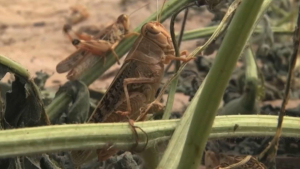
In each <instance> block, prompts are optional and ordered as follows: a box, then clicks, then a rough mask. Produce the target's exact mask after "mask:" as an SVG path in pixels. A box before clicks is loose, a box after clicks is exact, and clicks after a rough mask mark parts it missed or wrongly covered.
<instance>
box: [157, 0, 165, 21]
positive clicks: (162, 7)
mask: <svg viewBox="0 0 300 169" xmlns="http://www.w3.org/2000/svg"><path fill="white" fill-rule="evenodd" d="M166 1H167V0H164V3H163V5H162V6H161V9H160V12H159V16H158V18H157V22H160V18H161V13H162V11H163V9H164V6H165V3H166ZM157 4H158V3H157Z"/></svg>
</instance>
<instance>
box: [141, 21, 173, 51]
mask: <svg viewBox="0 0 300 169" xmlns="http://www.w3.org/2000/svg"><path fill="white" fill-rule="evenodd" d="M141 34H142V35H143V36H144V37H145V38H148V39H149V40H151V41H153V42H154V43H156V44H157V45H158V46H159V47H161V48H162V49H163V50H164V51H165V53H166V54H168V53H169V52H174V48H173V44H172V39H171V37H170V34H169V33H168V32H167V31H166V29H165V27H164V26H163V25H162V24H160V23H159V22H156V21H153V22H148V23H146V24H144V26H143V27H142V29H141Z"/></svg>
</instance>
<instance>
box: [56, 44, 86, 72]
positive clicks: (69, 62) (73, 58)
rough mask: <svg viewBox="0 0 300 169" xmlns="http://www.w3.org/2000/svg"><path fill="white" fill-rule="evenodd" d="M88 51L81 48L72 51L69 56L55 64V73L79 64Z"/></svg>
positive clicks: (66, 70)
mask: <svg viewBox="0 0 300 169" xmlns="http://www.w3.org/2000/svg"><path fill="white" fill-rule="evenodd" d="M87 53H88V52H87V51H85V50H82V49H78V50H77V51H76V52H74V53H72V54H71V55H70V56H69V57H67V58H66V59H64V60H62V61H61V62H59V63H58V64H57V65H56V71H57V73H65V72H68V71H69V70H71V69H72V68H74V67H75V66H76V65H77V64H79V63H80V62H81V61H82V60H83V59H84V58H85V56H86V54H87Z"/></svg>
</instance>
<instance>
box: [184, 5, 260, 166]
mask: <svg viewBox="0 0 300 169" xmlns="http://www.w3.org/2000/svg"><path fill="white" fill-rule="evenodd" d="M263 2H264V1H242V2H241V4H240V6H239V7H238V9H237V11H236V13H235V15H234V16H233V19H232V22H231V24H230V25H229V27H228V30H227V33H226V35H225V38H224V40H223V42H222V44H221V47H220V49H219V51H218V54H217V56H216V58H215V61H214V64H213V65H212V67H211V69H210V71H209V73H208V75H207V77H206V83H205V84H204V86H203V90H202V92H201V94H200V96H199V100H198V101H197V106H196V108H195V113H194V114H193V115H192V120H191V124H190V128H189V130H188V133H187V139H186V142H185V144H184V149H183V152H182V155H181V158H180V161H179V166H178V168H190V169H194V168H197V167H199V161H200V160H201V158H202V153H203V150H204V148H205V144H206V141H207V139H208V136H209V133H210V131H211V127H212V124H213V122H214V119H215V114H216V111H217V109H218V106H219V103H220V101H221V99H222V96H223V93H224V91H225V88H226V86H227V83H228V81H229V78H230V75H231V73H232V71H233V69H234V67H235V64H236V62H237V60H238V58H239V56H240V54H241V53H242V51H243V49H244V46H245V45H246V42H247V40H248V38H249V37H250V35H251V33H252V28H253V25H254V24H255V21H256V17H257V16H258V13H259V10H260V8H261V6H262V3H263ZM229 56H230V57H229Z"/></svg>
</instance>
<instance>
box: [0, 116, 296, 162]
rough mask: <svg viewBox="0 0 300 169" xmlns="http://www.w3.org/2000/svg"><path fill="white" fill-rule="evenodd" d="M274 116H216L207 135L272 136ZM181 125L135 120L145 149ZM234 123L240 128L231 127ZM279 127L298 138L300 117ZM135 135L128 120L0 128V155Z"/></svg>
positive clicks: (117, 143) (127, 144)
mask: <svg viewBox="0 0 300 169" xmlns="http://www.w3.org/2000/svg"><path fill="white" fill-rule="evenodd" d="M277 118H278V117H277V116H270V115H243V116H241V115H234V116H219V117H216V119H215V122H214V125H213V127H212V130H211V133H210V136H209V138H210V139H222V138H232V137H242V136H250V137H260V136H261V137H266V136H273V135H274V133H275V131H276V125H277ZM180 124H181V122H180V121H179V120H158V121H147V122H136V123H135V125H136V126H139V127H141V128H142V129H143V130H144V131H145V132H146V133H147V135H148V138H149V143H148V145H147V148H149V147H154V146H156V144H157V143H158V142H160V141H167V139H169V138H170V136H171V135H172V134H173V131H174V129H175V127H176V126H178V125H180ZM236 124H237V125H238V126H239V127H238V128H237V129H236V130H234V126H236ZM282 129H283V130H282V137H294V138H300V118H296V117H285V119H284V122H283V128H282ZM138 137H139V138H142V139H141V140H140V143H139V147H138V149H140V148H141V149H142V148H143V147H144V146H145V144H144V143H145V142H144V141H145V135H144V133H142V132H140V131H139V130H138ZM134 138H135V136H133V135H132V131H131V129H130V128H129V127H128V123H118V124H116V123H113V124H109V123H106V124H105V123H103V124H69V125H55V126H45V127H31V128H22V129H11V130H2V131H0V150H1V151H0V158H5V157H12V156H22V155H30V154H36V153H46V152H55V151H66V150H73V149H96V148H103V147H105V146H107V143H113V144H114V147H115V148H119V149H123V150H130V149H131V148H132V146H133V145H134V144H135V141H134V140H135V139H134ZM174 148H175V147H174ZM174 155H176V154H174Z"/></svg>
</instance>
